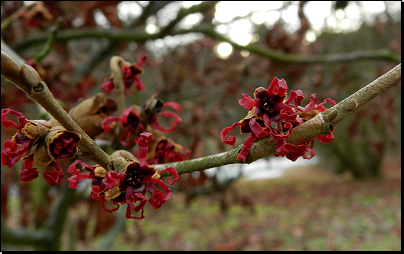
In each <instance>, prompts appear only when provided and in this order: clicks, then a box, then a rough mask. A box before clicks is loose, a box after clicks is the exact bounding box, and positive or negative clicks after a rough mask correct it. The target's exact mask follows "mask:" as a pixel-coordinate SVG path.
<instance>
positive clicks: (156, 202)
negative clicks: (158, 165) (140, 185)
mask: <svg viewBox="0 0 404 254" xmlns="http://www.w3.org/2000/svg"><path fill="white" fill-rule="evenodd" d="M152 182H155V183H157V184H158V185H159V186H160V187H161V188H162V189H163V190H164V191H165V193H164V192H163V191H160V190H159V189H157V187H156V186H154V185H149V187H148V190H149V191H150V192H151V193H152V195H153V196H152V197H151V198H150V199H149V200H148V201H149V203H150V205H151V206H152V207H153V208H154V209H158V208H160V207H161V205H162V204H164V203H165V202H167V201H168V200H169V199H170V198H171V196H172V194H173V191H172V190H171V189H170V188H168V187H167V185H165V183H164V182H163V181H162V180H160V179H156V178H153V179H152Z"/></svg>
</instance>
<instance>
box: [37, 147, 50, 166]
mask: <svg viewBox="0 0 404 254" xmlns="http://www.w3.org/2000/svg"><path fill="white" fill-rule="evenodd" d="M52 161H53V160H52V158H51V157H50V156H49V153H48V149H47V146H46V144H45V143H43V142H42V144H38V145H37V147H36V149H35V151H34V162H35V163H36V164H37V165H38V166H39V167H42V166H47V165H49V164H50V163H51V162H52Z"/></svg>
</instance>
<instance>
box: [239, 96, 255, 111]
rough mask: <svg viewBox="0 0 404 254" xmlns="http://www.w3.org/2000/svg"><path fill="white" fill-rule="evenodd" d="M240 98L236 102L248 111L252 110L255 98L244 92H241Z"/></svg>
mask: <svg viewBox="0 0 404 254" xmlns="http://www.w3.org/2000/svg"><path fill="white" fill-rule="evenodd" d="M241 97H242V98H241V99H240V100H239V101H238V104H240V106H242V107H244V108H246V109H247V110H248V111H250V110H252V109H253V108H254V107H255V106H256V105H255V100H254V99H253V98H251V97H250V96H248V95H247V94H245V93H242V94H241Z"/></svg>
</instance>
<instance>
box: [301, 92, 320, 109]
mask: <svg viewBox="0 0 404 254" xmlns="http://www.w3.org/2000/svg"><path fill="white" fill-rule="evenodd" d="M317 102H318V99H317V98H316V94H315V93H313V94H312V95H311V96H310V103H309V104H307V105H306V107H304V109H303V112H309V111H310V110H312V109H314V107H315V105H316V103H317Z"/></svg>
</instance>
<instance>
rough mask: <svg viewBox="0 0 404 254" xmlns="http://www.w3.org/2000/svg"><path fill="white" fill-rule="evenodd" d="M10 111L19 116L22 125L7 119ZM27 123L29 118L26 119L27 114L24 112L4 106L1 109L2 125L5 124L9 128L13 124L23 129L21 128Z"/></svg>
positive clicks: (18, 128)
mask: <svg viewBox="0 0 404 254" xmlns="http://www.w3.org/2000/svg"><path fill="white" fill-rule="evenodd" d="M8 113H10V114H11V115H14V116H16V117H18V122H19V124H20V126H17V124H16V123H15V122H14V121H11V120H7V118H6V116H7V115H8ZM26 123H27V120H26V119H25V116H24V115H23V114H22V113H20V112H18V111H15V110H12V109H9V108H4V109H2V110H1V125H3V126H4V127H5V128H8V127H10V126H11V125H12V126H14V127H15V128H16V129H17V130H21V128H22V127H24V126H25V124H26Z"/></svg>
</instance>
